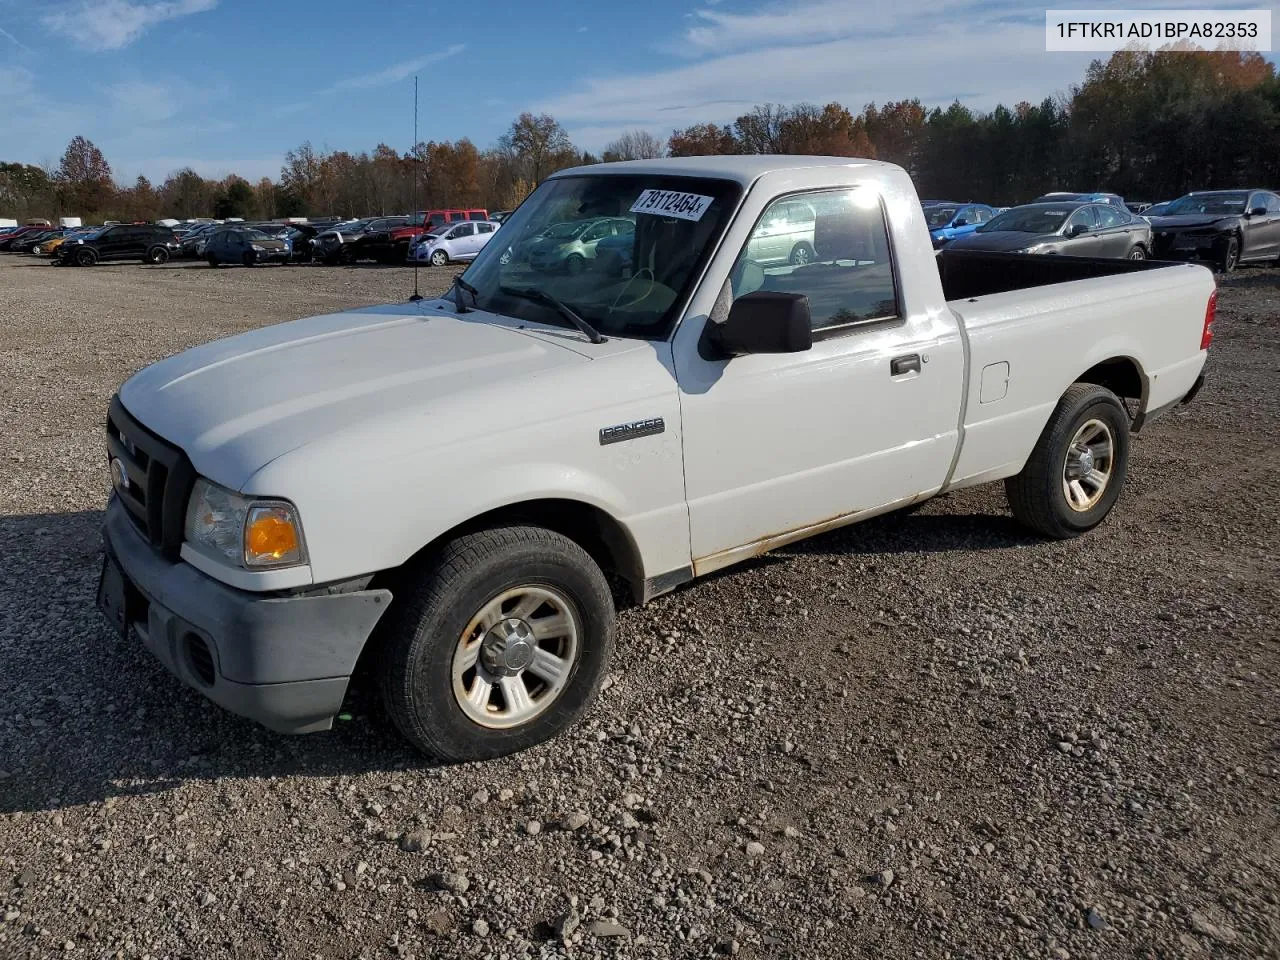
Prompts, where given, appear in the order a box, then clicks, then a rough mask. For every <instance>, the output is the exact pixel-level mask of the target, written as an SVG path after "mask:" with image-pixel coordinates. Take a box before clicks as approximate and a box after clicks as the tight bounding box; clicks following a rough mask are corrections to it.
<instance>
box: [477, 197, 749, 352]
mask: <svg viewBox="0 0 1280 960" xmlns="http://www.w3.org/2000/svg"><path fill="white" fill-rule="evenodd" d="M741 193H742V188H741V187H740V186H738V185H737V184H736V183H733V182H732V181H728V180H716V179H710V178H704V177H672V176H660V175H658V174H643V173H627V174H583V175H580V176H567V177H557V178H555V179H552V180H548V181H546V182H545V183H543V184H542V185H541V186H540V187H538V189H537V190H536V191H535V192H534V193H533V194H532V195H531V196H530V197H529V199H528V200H526V201H525V202H524V203H523V204H521V205H520V209H519V210H517V211H516V212H515V213H514V214H512V215H511V217H510V218H508V219H507V220H506V221H505V222H504V223H503V225H502V229H501V230H500V231H497V232H495V233H493V234H490V235H489V236H491V237H493V240H492V241H491V242H489V243H487V244H486V245H485V247H484V249H483V250H482V251H481V252H480V255H479V256H478V257H476V259H475V261H473V262H472V264H471V266H470V267H469V268H468V269H467V271H466V273H465V274H463V276H464V278H465V279H466V281H467V282H468V283H469V284H471V285H472V287H474V288H475V291H476V295H475V297H474V300H475V306H476V307H478V308H479V309H481V310H488V311H491V312H494V313H501V314H505V315H507V316H512V317H516V318H518V319H524V320H529V321H532V322H537V323H546V324H551V325H554V326H564V325H565V322H564V318H563V316H562V315H561V314H560V312H558V311H557V310H556V308H555V307H553V306H550V305H549V303H548V302H547V301H545V300H543V299H540V298H538V296H537V294H536V293H534V294H533V296H530V292H531V291H541V292H542V293H545V294H550V295H551V296H552V297H554V298H556V299H557V300H559V301H561V302H562V303H563V304H564V305H565V306H567V307H569V308H570V309H572V310H573V311H574V312H575V313H577V314H578V315H579V316H581V317H582V318H583V319H584V320H586V321H587V322H588V323H589V324H590V325H591V326H593V327H595V328H596V329H597V330H599V331H600V332H601V333H602V334H604V335H605V336H615V337H639V338H642V339H665V338H666V337H667V335H668V334H669V333H670V332H671V328H672V326H673V325H674V323H675V321H676V317H677V315H678V313H679V311H680V309H681V308H682V307H683V306H684V303H685V301H686V300H687V299H688V297H689V294H690V293H691V292H692V289H693V284H694V282H695V281H696V279H697V277H698V276H699V275H700V274H701V272H702V268H703V266H704V265H705V264H706V261H707V259H708V257H710V255H711V252H712V250H714V249H715V246H716V243H717V242H718V241H719V239H720V236H721V234H723V232H724V230H725V227H726V226H727V225H728V222H729V218H730V216H731V215H732V213H733V210H734V208H735V207H736V206H737V203H738V199H739V197H740V196H741ZM606 238H619V239H615V240H611V241H610V242H609V243H607V244H606V243H602V242H601V241H604V240H605V239H606ZM504 288H505V292H504ZM511 291H517V293H512V292H511Z"/></svg>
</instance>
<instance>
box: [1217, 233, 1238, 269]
mask: <svg viewBox="0 0 1280 960" xmlns="http://www.w3.org/2000/svg"><path fill="white" fill-rule="evenodd" d="M1239 265H1240V238H1239V237H1237V236H1234V235H1233V236H1232V237H1231V239H1229V240H1228V241H1227V249H1225V250H1223V251H1222V259H1221V260H1219V261H1218V269H1219V270H1221V271H1222V272H1223V273H1234V272H1235V269H1236V267H1238V266H1239Z"/></svg>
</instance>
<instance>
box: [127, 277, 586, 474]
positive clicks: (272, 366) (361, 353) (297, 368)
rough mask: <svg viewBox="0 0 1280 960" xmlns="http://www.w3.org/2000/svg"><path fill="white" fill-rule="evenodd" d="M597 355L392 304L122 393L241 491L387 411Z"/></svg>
mask: <svg viewBox="0 0 1280 960" xmlns="http://www.w3.org/2000/svg"><path fill="white" fill-rule="evenodd" d="M585 362H588V360H587V358H586V357H584V356H583V355H582V354H580V353H578V352H576V351H575V350H573V349H572V348H569V347H567V346H565V347H561V346H559V345H558V344H556V343H555V342H549V341H548V339H547V338H543V337H536V336H531V335H527V334H525V333H522V332H520V331H519V330H517V329H516V328H515V326H514V325H503V322H502V318H495V317H493V316H492V315H491V314H486V313H481V312H480V311H473V312H471V313H466V314H456V313H450V312H444V311H443V310H439V309H432V308H431V307H430V302H429V301H427V302H424V303H423V304H420V305H412V304H393V305H389V306H385V307H372V308H368V309H363V310H354V311H350V312H346V313H336V314H329V315H326V316H320V317H310V318H307V319H305V320H296V321H293V322H292V323H282V324H278V325H275V326H270V327H264V328H262V329H259V330H253V331H251V332H248V333H242V334H240V335H238V336H234V337H230V338H228V339H225V340H217V341H214V342H213V343H208V344H205V345H203V346H199V347H195V348H193V349H191V350H187V351H185V352H184V353H180V354H177V355H176V356H173V357H169V358H168V359H167V360H161V361H159V362H158V363H154V364H152V365H151V366H149V367H146V368H145V369H143V370H141V371H140V372H139V373H137V374H136V375H135V376H133V377H132V378H130V379H129V380H128V381H127V382H126V383H125V384H124V386H123V387H121V388H120V401H121V402H122V403H123V404H124V406H125V408H126V409H127V410H128V411H129V412H130V413H131V414H132V415H133V416H134V418H135V419H137V420H138V421H139V422H140V423H141V424H142V425H143V426H145V427H147V428H149V429H150V430H152V431H153V432H154V433H156V434H159V435H160V436H161V437H163V438H164V439H165V440H168V441H169V442H170V443H174V444H177V445H178V446H179V447H181V448H182V449H183V450H184V451H185V452H186V454H187V456H188V457H189V458H190V459H191V462H192V464H193V465H194V466H195V468H196V470H197V472H199V473H200V474H201V475H202V476H206V477H208V478H209V479H211V480H214V481H216V482H218V483H221V484H223V485H224V486H228V487H231V488H233V489H241V488H243V486H244V485H245V483H246V482H247V481H248V480H249V478H250V477H251V476H253V474H254V473H255V472H256V471H257V470H259V469H260V468H261V467H263V466H265V465H266V464H267V463H269V462H271V461H272V460H274V459H275V458H277V457H279V456H281V455H283V454H285V453H288V452H289V451H291V450H295V449H298V448H299V447H302V446H305V445H307V444H308V443H310V442H312V441H314V440H317V439H320V438H330V439H331V438H332V437H333V436H334V435H336V434H338V433H339V432H341V431H343V430H345V429H347V428H350V427H356V426H359V425H360V424H363V423H367V422H369V421H370V420H372V419H374V418H377V417H379V416H382V415H385V414H387V413H388V412H395V411H402V412H408V411H424V410H429V409H430V407H431V406H432V405H433V404H435V403H437V402H441V401H444V400H446V399H448V400H450V401H456V400H457V399H458V398H459V397H460V396H462V395H463V394H465V393H467V392H468V391H477V390H482V389H484V387H485V386H486V385H487V384H490V383H493V382H495V381H496V380H502V381H504V382H511V381H513V380H515V379H520V378H533V377H536V376H538V375H539V374H540V373H543V372H545V371H547V370H549V369H551V368H558V367H563V366H566V365H569V364H576V363H585Z"/></svg>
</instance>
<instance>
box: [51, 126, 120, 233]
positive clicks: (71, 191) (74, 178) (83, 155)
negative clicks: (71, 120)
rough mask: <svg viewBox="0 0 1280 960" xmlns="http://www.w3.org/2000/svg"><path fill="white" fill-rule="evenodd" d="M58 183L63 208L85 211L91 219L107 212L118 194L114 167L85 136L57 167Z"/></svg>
mask: <svg viewBox="0 0 1280 960" xmlns="http://www.w3.org/2000/svg"><path fill="white" fill-rule="evenodd" d="M57 184H58V193H59V199H60V201H61V203H62V206H63V208H64V209H73V210H82V211H84V213H85V214H88V215H90V216H92V215H93V214H95V213H99V212H101V211H103V210H105V209H107V207H108V206H110V204H111V201H112V200H113V199H114V197H115V192H116V186H115V181H114V180H112V179H111V165H110V164H109V163H107V158H106V157H104V156H103V155H102V151H101V150H99V149H98V148H97V147H96V146H95V145H94V143H93V141H92V140H89V139H86V138H85V137H75V138H73V139H72V140H71V142H70V143H68V144H67V149H66V151H65V152H64V153H63V154H62V162H61V163H60V164H59V165H58V174H57Z"/></svg>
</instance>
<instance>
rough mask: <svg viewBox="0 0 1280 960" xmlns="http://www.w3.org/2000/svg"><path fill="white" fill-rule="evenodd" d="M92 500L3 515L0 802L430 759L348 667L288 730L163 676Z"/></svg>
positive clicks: (913, 542) (27, 808) (887, 522)
mask: <svg viewBox="0 0 1280 960" xmlns="http://www.w3.org/2000/svg"><path fill="white" fill-rule="evenodd" d="M101 523H102V513H101V512H100V511H83V512H79V513H62V514H35V515H27V516H5V517H0V556H2V557H4V563H3V564H0V743H3V744H4V745H5V749H4V750H3V751H2V752H0V771H3V773H0V815H5V814H12V813H16V812H20V811H23V812H37V811H42V810H43V811H49V810H57V809H62V808H66V807H75V806H79V805H83V804H86V803H94V802H101V801H104V800H108V799H109V798H111V797H119V796H132V795H146V794H153V793H163V792H166V791H169V790H174V789H178V788H180V787H182V786H183V785H184V784H185V783H188V782H195V781H202V780H203V781H208V780H216V779H221V778H226V777H232V778H237V779H261V778H275V777H290V776H298V777H315V778H331V777H337V776H350V775H359V774H363V773H369V772H374V771H395V770H406V769H422V768H423V767H425V766H431V765H433V764H432V762H431V761H429V760H427V759H425V758H423V757H422V756H420V755H419V754H417V753H416V752H415V751H413V750H411V749H410V748H408V747H407V746H406V745H405V744H404V742H403V741H402V740H401V739H400V738H399V736H398V735H397V734H396V732H395V731H394V729H393V728H392V727H391V726H390V723H389V721H387V720H386V719H385V717H384V716H383V714H382V712H381V709H380V707H379V705H378V704H377V702H376V697H375V696H374V690H373V687H372V684H371V683H370V682H369V681H368V679H367V678H365V677H361V676H359V675H358V676H357V679H356V681H355V682H354V683H353V689H352V690H351V691H350V692H349V694H348V700H347V703H346V705H345V706H344V710H343V715H344V716H346V717H349V718H350V719H340V720H338V721H337V722H335V725H334V728H333V729H332V730H331V731H328V732H326V733H319V734H311V735H309V736H301V737H288V736H282V735H279V734H275V733H272V732H271V731H269V730H266V729H264V728H262V727H260V726H258V725H257V724H255V723H252V722H250V721H248V720H243V719H241V718H239V717H236V716H233V715H231V714H228V713H226V712H224V711H223V710H221V709H220V708H218V707H216V706H214V705H213V704H212V703H210V702H209V701H207V700H205V698H204V697H202V696H201V695H200V694H199V693H197V692H196V691H194V690H191V689H188V688H187V687H186V686H184V685H183V684H182V683H180V682H179V681H178V680H177V679H176V678H175V677H173V676H171V675H170V674H169V673H168V672H167V671H166V670H165V669H164V668H163V667H162V666H161V665H160V663H159V662H158V661H157V660H155V659H154V658H153V657H152V656H151V655H150V654H149V653H148V652H147V651H146V650H145V649H144V648H143V647H142V645H141V643H140V642H139V641H138V640H137V639H136V638H135V637H132V636H131V637H130V638H129V639H128V640H127V641H124V640H121V639H120V638H119V637H118V636H116V634H114V633H113V632H112V631H111V630H110V629H109V628H108V626H107V624H106V621H105V620H104V619H103V618H102V617H101V616H100V615H99V613H98V611H97V609H96V606H95V597H96V589H97V581H98V573H99V570H100V568H101V558H102V547H101V535H100V532H99V531H100V528H101ZM1034 542H1036V541H1035V540H1034V539H1033V538H1030V537H1027V536H1025V535H1023V533H1022V532H1021V531H1020V529H1019V528H1017V527H1016V526H1015V525H1014V524H1013V521H1012V520H1010V519H1008V518H1007V517H1001V516H998V515H997V516H992V515H947V514H920V513H908V514H893V515H889V516H886V517H880V518H877V519H874V520H870V521H867V522H866V523H864V524H859V525H857V526H855V527H850V528H846V529H844V530H839V531H835V532H832V533H828V534H825V535H822V536H819V537H815V538H813V539H812V540H808V541H805V542H802V543H799V544H795V545H792V546H790V547H788V548H786V549H785V550H782V551H779V552H777V553H774V554H771V555H768V556H765V557H761V558H759V559H757V560H753V561H749V562H748V563H747V564H744V565H740V566H738V567H733V568H729V569H728V570H725V571H723V572H721V573H719V574H717V575H716V577H717V578H718V577H725V576H734V575H735V574H737V573H740V572H742V570H743V569H744V568H750V567H752V566H755V565H759V564H769V563H785V562H786V557H787V555H788V554H823V555H829V556H836V555H849V556H853V555H863V556H871V555H875V554H886V553H913V552H914V553H931V552H939V551H952V550H983V549H1001V548H1011V547H1018V546H1024V545H1026V544H1029V543H1034Z"/></svg>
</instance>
